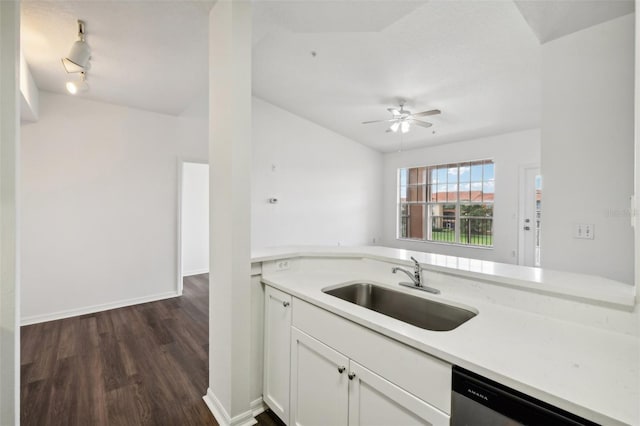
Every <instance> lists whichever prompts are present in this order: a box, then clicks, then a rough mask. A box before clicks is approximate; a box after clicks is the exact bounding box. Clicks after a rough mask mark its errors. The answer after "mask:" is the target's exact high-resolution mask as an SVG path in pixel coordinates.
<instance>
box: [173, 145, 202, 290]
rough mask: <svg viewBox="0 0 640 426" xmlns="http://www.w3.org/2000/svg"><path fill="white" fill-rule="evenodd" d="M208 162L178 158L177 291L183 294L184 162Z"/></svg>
mask: <svg viewBox="0 0 640 426" xmlns="http://www.w3.org/2000/svg"><path fill="white" fill-rule="evenodd" d="M185 163H191V164H206V165H209V162H208V161H206V160H201V159H197V158H189V157H179V158H178V179H177V181H178V188H177V197H176V198H177V206H176V225H177V226H176V244H177V249H176V291H177V292H178V295H179V296H182V290H183V281H182V280H183V278H184V277H183V276H182V195H183V194H182V181H183V177H184V164H185Z"/></svg>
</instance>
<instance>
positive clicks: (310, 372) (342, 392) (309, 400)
mask: <svg viewBox="0 0 640 426" xmlns="http://www.w3.org/2000/svg"><path fill="white" fill-rule="evenodd" d="M348 367H349V359H348V358H347V357H345V356H344V355H342V354H341V353H339V352H336V351H334V350H333V349H331V348H330V347H328V346H326V345H324V344H323V343H320V342H319V341H318V340H316V339H314V338H312V337H310V336H308V335H307V334H305V333H303V332H302V331H300V330H298V329H297V328H295V327H292V328H291V424H293V425H296V426H298V425H299V426H313V425H318V426H342V425H345V426H346V425H347V421H348V416H349V399H348V398H349V379H348V378H347V373H348V372H347V369H348Z"/></svg>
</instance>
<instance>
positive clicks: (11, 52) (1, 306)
mask: <svg viewBox="0 0 640 426" xmlns="http://www.w3.org/2000/svg"><path fill="white" fill-rule="evenodd" d="M19 58H20V3H19V2H18V1H17V0H3V1H0V424H1V425H18V424H19V423H20V410H19V407H20V326H19V310H20V304H19V301H20V297H19V294H20V293H19V285H18V282H19V279H18V270H19V269H18V235H17V234H18V224H17V220H18V219H17V218H18V215H17V211H18V206H17V181H18V179H17V175H18V173H17V170H18V164H19V163H18V152H19V149H18V146H19V145H18V138H19V131H20V113H19V111H20V109H19V108H20V107H19V105H20V104H19V91H18V84H19V64H20V60H19Z"/></svg>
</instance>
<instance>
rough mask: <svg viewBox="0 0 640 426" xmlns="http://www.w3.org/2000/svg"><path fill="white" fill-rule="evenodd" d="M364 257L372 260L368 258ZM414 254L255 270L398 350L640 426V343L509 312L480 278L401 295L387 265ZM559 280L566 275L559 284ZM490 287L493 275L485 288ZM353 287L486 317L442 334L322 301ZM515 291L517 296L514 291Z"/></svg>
mask: <svg viewBox="0 0 640 426" xmlns="http://www.w3.org/2000/svg"><path fill="white" fill-rule="evenodd" d="M363 251H364V252H366V253H361V252H363ZM356 254H358V255H359V254H364V255H365V256H363V257H364V258H365V259H364V260H357V259H352V260H351V261H350V262H342V264H343V266H339V265H338V264H340V262H335V263H336V265H338V266H336V267H335V268H333V267H328V265H331V259H330V258H332V257H337V258H340V257H341V256H347V257H357V256H355V255H356ZM387 254H389V256H386V255H387ZM414 254H415V252H407V251H404V250H396V249H385V248H379V247H374V248H365V250H363V249H362V248H360V249H347V248H338V250H333V249H332V250H324V251H323V250H322V249H321V248H313V249H309V248H305V249H298V250H292V249H291V248H289V249H281V251H277V250H274V251H272V252H271V253H266V252H265V253H262V254H260V255H256V256H254V259H253V260H254V261H255V262H258V261H263V262H267V263H264V264H263V265H264V267H263V270H262V280H263V282H264V283H266V284H268V285H271V286H274V287H276V288H278V289H280V290H282V291H285V292H287V293H290V294H292V295H293V296H295V297H298V298H300V299H302V300H305V301H307V302H310V303H312V304H315V305H317V306H319V307H321V308H324V309H326V310H328V311H330V312H333V313H335V314H338V315H340V316H342V317H344V318H347V319H349V320H351V321H353V322H356V323H358V324H361V325H363V326H366V327H368V328H370V329H373V330H375V331H377V332H379V333H381V334H383V335H386V336H388V337H390V338H393V339H395V340H397V341H400V342H402V343H405V344H407V345H410V346H412V347H415V348H417V349H419V350H422V351H424V352H426V353H429V354H431V355H433V356H435V357H438V358H440V359H442V360H444V361H447V362H449V363H451V364H456V365H459V366H462V367H464V368H467V369H470V370H472V371H475V372H477V373H478V374H481V375H483V376H486V377H488V378H490V379H493V380H496V381H498V382H501V383H503V384H505V385H507V386H510V387H513V388H515V389H517V390H520V391H522V392H524V393H527V394H529V395H531V396H533V397H535V398H538V399H541V400H543V401H546V402H548V403H551V404H553V405H555V406H558V407H560V408H563V409H565V410H567V411H570V412H573V413H575V414H577V415H580V416H583V417H585V418H588V419H590V420H592V421H595V422H598V423H601V424H603V425H640V415H639V404H640V391H639V386H640V383H639V381H640V380H639V377H640V345H639V340H638V336H637V334H628V333H620V332H616V331H615V330H607V329H603V328H597V327H591V326H585V325H583V324H580V323H579V322H576V321H567V320H566V319H563V318H558V317H554V316H552V315H551V316H550V315H540V314H539V313H536V312H532V311H528V310H526V309H520V308H519V307H518V308H514V307H513V306H509V299H508V297H506V298H505V295H504V294H501V293H500V289H499V288H497V287H496V286H492V285H487V284H486V282H485V283H483V282H481V281H478V280H473V279H472V278H473V275H471V276H469V275H464V274H461V276H455V275H450V274H444V273H440V272H438V271H437V269H432V271H434V272H429V284H430V285H432V286H434V287H436V288H439V289H440V290H441V292H442V293H441V294H440V295H429V294H426V293H424V292H417V291H415V290H412V289H405V288H402V287H400V286H398V285H397V282H398V281H399V280H400V277H399V276H397V275H393V274H391V272H390V268H389V267H388V263H386V262H393V261H397V260H402V259H408V257H409V256H410V255H414ZM422 255H424V256H421V257H418V256H415V257H416V258H417V259H418V260H419V261H421V262H422V261H423V260H424V259H427V260H428V261H434V262H436V261H437V258H435V257H434V255H429V254H424V253H422ZM296 256H303V257H306V256H310V257H308V258H307V259H306V260H299V261H297V262H295V261H294V262H292V267H291V268H290V269H287V270H280V271H278V270H276V269H277V268H276V267H275V263H271V265H270V264H269V263H268V261H270V260H275V259H281V258H285V257H287V258H295V257H296ZM314 256H315V257H316V259H315V260H314ZM372 259H373V260H372ZM483 263H486V262H483ZM489 263H491V262H489ZM497 265H498V266H495V265H494V266H495V267H496V268H498V269H494V271H497V273H498V275H499V276H502V277H503V278H502V279H505V280H506V279H507V278H505V275H510V274H511V272H515V273H516V275H518V276H523V275H524V276H525V278H526V279H527V280H528V279H529V278H532V277H533V278H535V277H534V276H535V274H533V273H532V272H530V271H524V272H522V271H520V272H518V271H510V269H509V268H504V269H500V268H502V266H500V265H499V264H497ZM425 266H428V265H425ZM507 266H511V265H507ZM512 268H516V269H517V268H518V267H512ZM525 269H532V268H525ZM473 273H477V272H473ZM560 274H561V273H560ZM543 275H546V274H541V275H539V278H538V280H539V281H536V280H534V282H542V283H546V284H547V285H550V284H549V281H547V280H546V278H540V277H542V276H543ZM470 278H471V279H470ZM560 278H561V277H560V275H558V276H557V277H554V278H553V279H552V281H553V280H555V279H560ZM487 279H488V276H487V273H486V271H485V272H483V280H487ZM353 281H368V282H374V283H377V284H380V285H385V286H389V287H391V288H393V289H394V290H397V291H403V292H408V293H411V294H414V295H417V296H419V297H424V298H429V299H433V300H437V301H441V302H445V303H450V304H454V305H458V306H463V307H465V306H466V307H471V308H472V309H474V310H477V311H478V312H479V314H478V315H477V316H476V317H474V318H472V319H471V320H469V321H467V322H466V323H464V324H462V325H461V326H460V327H458V328H456V329H455V330H452V331H449V332H435V331H428V330H422V329H420V328H417V327H414V326H411V325H408V324H405V323H403V322H400V321H398V320H395V319H393V318H390V317H387V316H384V315H382V314H379V313H377V312H373V311H370V310H368V309H365V308H363V307H360V306H357V305H354V304H352V303H349V302H346V301H343V300H341V299H338V298H336V297H333V296H330V295H327V294H325V293H323V292H322V289H324V288H327V287H332V286H337V285H341V284H344V283H348V282H353ZM596 281H597V279H595V280H594V282H596ZM595 285H596V286H598V285H600V284H598V283H596V284H595ZM605 285H606V284H605ZM509 291H511V292H512V293H513V292H514V290H513V289H510V290H509ZM529 298H530V299H532V302H531V303H539V302H536V301H535V300H533V299H535V298H545V299H544V300H545V303H548V301H549V300H551V298H550V296H548V295H545V296H542V295H539V294H536V293H531V294H529V295H527V299H529ZM540 300H542V299H540ZM572 303H575V304H579V303H580V302H579V301H576V302H572ZM558 306H562V305H558ZM579 308H580V309H583V308H582V307H581V306H579ZM584 309H587V310H588V309H590V308H589V307H586V308H584ZM597 309H604V308H602V307H598V308H597ZM587 314H588V312H587V313H584V312H583V313H581V315H587ZM626 315H628V318H629V321H636V320H637V318H638V316H637V314H636V313H628V314H626ZM625 318H627V317H625Z"/></svg>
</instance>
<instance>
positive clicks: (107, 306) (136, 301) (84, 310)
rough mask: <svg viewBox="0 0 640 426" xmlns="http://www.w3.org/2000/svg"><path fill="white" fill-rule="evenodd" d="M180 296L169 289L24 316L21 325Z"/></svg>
mask: <svg viewBox="0 0 640 426" xmlns="http://www.w3.org/2000/svg"><path fill="white" fill-rule="evenodd" d="M178 296H180V293H178V292H177V291H176V290H173V291H167V292H165V293H158V294H152V295H149V296H143V297H135V298H133V299H125V300H119V301H117V302H110V303H102V304H99V305H93V306H85V307H83V308H77V309H69V310H66V311H58V312H52V313H49V314H41V315H32V316H29V317H23V318H22V319H21V320H20V325H21V326H23V325H31V324H38V323H41V322H47V321H54V320H59V319H64V318H70V317H76V316H78V315H86V314H93V313H96V312H102V311H108V310H110V309H116V308H124V307H125V306H131V305H138V304H140V303H148V302H155V301H158V300H164V299H170V298H172V297H178Z"/></svg>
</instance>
